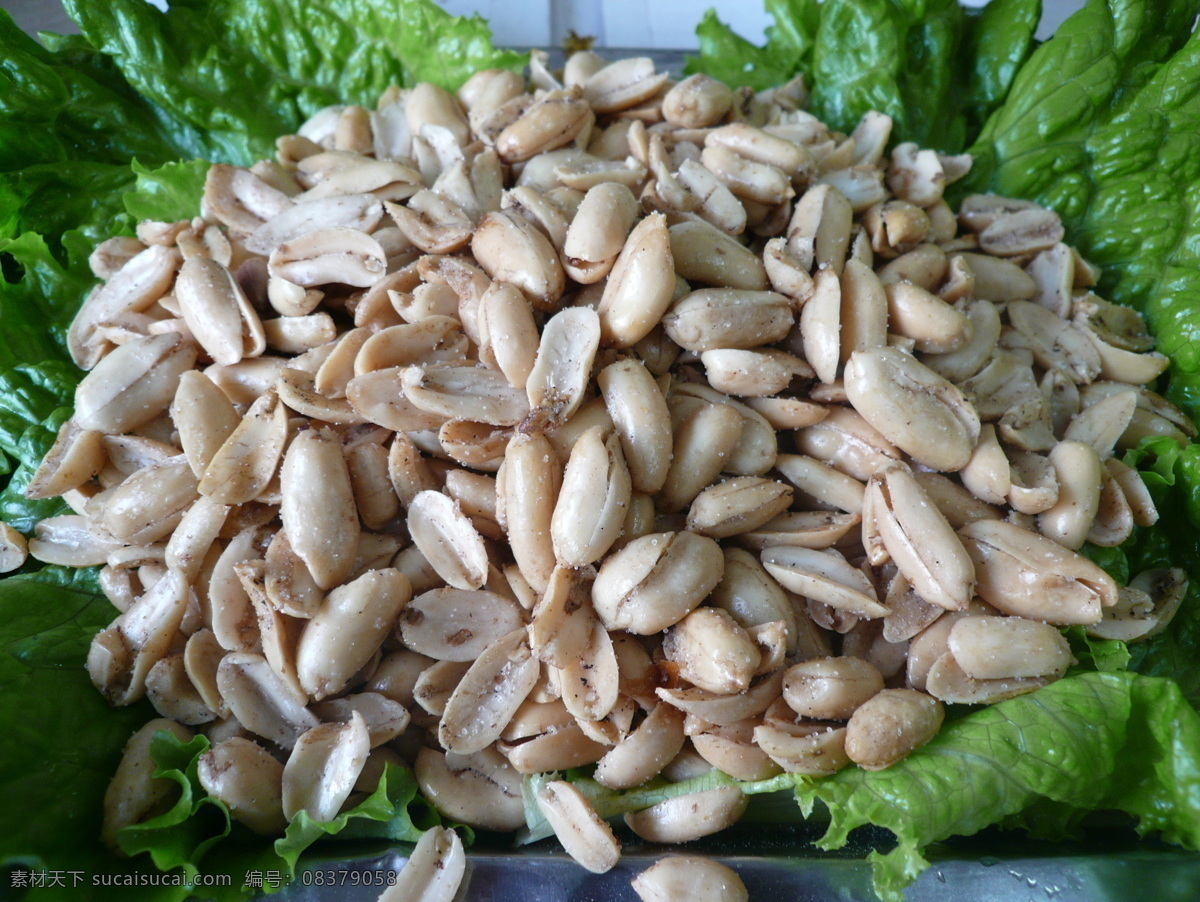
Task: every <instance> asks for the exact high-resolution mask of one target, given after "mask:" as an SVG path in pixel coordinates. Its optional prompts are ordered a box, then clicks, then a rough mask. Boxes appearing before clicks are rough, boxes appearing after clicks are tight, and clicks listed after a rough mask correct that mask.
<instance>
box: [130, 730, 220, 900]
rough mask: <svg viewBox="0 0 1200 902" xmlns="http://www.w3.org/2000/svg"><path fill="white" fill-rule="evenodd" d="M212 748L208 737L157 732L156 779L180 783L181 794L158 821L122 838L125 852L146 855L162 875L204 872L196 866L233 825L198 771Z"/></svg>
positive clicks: (152, 754)
mask: <svg viewBox="0 0 1200 902" xmlns="http://www.w3.org/2000/svg"><path fill="white" fill-rule="evenodd" d="M210 745H211V744H210V743H209V741H208V739H207V737H204V736H195V737H193V738H192V739H191V740H190V741H189V742H181V741H180V740H179V739H177V738H176V737H175V736H172V735H171V734H170V733H167V732H164V731H159V732H157V733H155V734H154V736H153V738H151V740H150V757H151V758H153V759H154V761H155V763H156V764H157V765H158V770H157V771H156V772H155V776H156V777H162V778H164V779H167V780H170V781H171V782H172V783H175V784H176V785H177V786H178V787H179V796H178V798H176V800H175V804H174V805H172V806H171V807H170V809H168V810H167V811H164V812H163V813H162V814H160V815H158V816H157V817H154V818H151V819H150V820H148V821H143V822H142V823H140V824H130V825H129V826H128V827H124V828H122V829H121V830H120V832H119V833H118V834H117V844H118V845H119V846H120V847H121V851H122V852H124V853H125V854H126V855H137V854H138V853H139V852H147V853H149V855H150V858H151V859H152V860H153V861H154V866H155V867H157V868H158V869H159V870H160V871H169V870H172V869H174V868H182V869H183V871H184V873H185V874H187V876H188V878H189V879H190V878H194V877H195V876H196V875H197V874H198V873H199V869H198V867H197V863H198V862H199V861H200V860H201V859H202V858H203V857H204V855H205V853H207V852H208V850H209V849H211V848H212V847H213V846H215V845H216V844H217V843H219V842H220V841H221V840H222V839H224V838H225V837H226V836H228V835H229V828H230V824H231V819H230V816H229V809H228V808H227V807H226V806H225V805H224V803H222V802H220V801H219V800H217V799H214V798H213V797H212V796H210V795H209V794H208V793H207V792H205V791H204V788H203V787H202V786H201V785H200V778H199V776H198V770H197V768H198V767H199V761H200V756H201V755H203V754H204V753H205V752H206V751H208V749H209V747H210Z"/></svg>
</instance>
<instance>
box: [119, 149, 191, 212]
mask: <svg viewBox="0 0 1200 902" xmlns="http://www.w3.org/2000/svg"><path fill="white" fill-rule="evenodd" d="M210 165H211V164H210V163H209V162H208V161H207V160H191V161H189V162H185V163H167V164H165V165H163V166H161V167H159V168H158V169H155V170H150V169H147V168H146V167H145V166H143V165H142V164H141V163H140V162H138V161H137V160H134V161H133V164H132V167H131V168H132V171H133V174H134V175H135V176H136V177H137V182H136V184H135V185H134V188H133V190H131V191H128V192H126V193H125V194H124V195H123V196H122V198H121V200H122V203H123V204H124V207H125V212H127V213H128V214H129V215H130V217H131V218H132V219H133V221H134V222H141V221H142V220H144V219H155V220H158V221H160V222H175V221H177V220H180V219H191V218H192V217H194V216H199V215H200V198H201V196H203V194H204V179H205V176H207V175H208V170H209V167H210Z"/></svg>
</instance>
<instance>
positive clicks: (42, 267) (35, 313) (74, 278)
mask: <svg viewBox="0 0 1200 902" xmlns="http://www.w3.org/2000/svg"><path fill="white" fill-rule="evenodd" d="M62 244H63V247H64V249H65V255H66V262H65V263H63V262H60V261H59V260H58V258H56V257H55V256H54V254H53V253H51V250H50V246H49V245H48V244H47V243H46V240H45V239H44V238H42V236H41V235H38V234H37V233H35V232H26V233H25V234H23V235H21V236H20V237H19V238H3V239H0V263H3V264H4V270H5V272H4V275H3V277H2V278H0V322H3V323H4V329H3V331H0V369H5V368H8V367H12V366H17V365H19V364H23V363H29V364H40V363H43V362H45V361H49V360H53V361H66V360H68V359H69V355H68V354H67V350H66V334H67V327H68V326H70V325H71V320H72V319H73V318H74V316H75V311H76V310H78V309H79V304H80V303H81V302H82V301H83V297H84V295H85V294H86V293H87V291H88V289H90V288H91V286H92V285H93V284H94V283H95V281H96V280H95V277H94V276H93V275H92V273H91V270H89V269H88V265H87V258H88V254H89V253H91V245H90V244H89V242H88V241H87V239H86V238H84V236H83V235H81V234H79V233H78V232H68V233H67V234H66V235H64V236H63V239H62ZM10 273H11V275H10ZM10 279H12V281H10Z"/></svg>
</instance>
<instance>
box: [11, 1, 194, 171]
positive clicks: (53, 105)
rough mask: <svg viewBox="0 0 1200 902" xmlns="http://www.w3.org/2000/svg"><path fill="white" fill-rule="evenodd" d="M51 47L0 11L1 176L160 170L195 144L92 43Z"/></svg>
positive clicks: (62, 42)
mask: <svg viewBox="0 0 1200 902" xmlns="http://www.w3.org/2000/svg"><path fill="white" fill-rule="evenodd" d="M55 43H56V49H53V50H51V49H47V48H46V47H43V46H42V45H41V44H39V43H38V42H37V41H35V40H34V39H33V38H31V37H29V36H28V35H27V34H25V33H24V32H22V31H21V30H20V29H19V28H18V27H17V25H16V23H15V22H13V20H12V17H11V16H10V15H9V14H8V13H6V12H4V11H3V10H0V59H2V60H3V61H4V64H3V66H0V172H10V171H15V170H19V169H26V168H29V167H32V166H37V165H41V164H48V163H61V162H65V161H83V162H87V163H91V164H105V163H107V164H121V163H125V162H128V161H129V160H130V159H131V158H132V157H134V156H137V157H140V158H141V159H143V160H146V161H148V162H150V163H152V164H153V165H159V164H161V163H163V162H166V161H167V160H170V159H174V158H175V157H177V156H179V154H180V150H181V149H182V148H184V147H187V146H190V145H192V144H194V143H195V141H196V136H195V135H194V134H192V133H191V132H190V131H189V130H187V129H179V128H176V129H171V128H168V127H167V126H166V125H165V124H164V122H163V121H162V118H161V116H160V112H159V111H158V110H157V109H156V108H155V107H154V106H153V105H152V104H150V103H148V102H147V101H146V100H145V99H144V98H142V97H139V96H138V94H137V93H136V92H135V91H134V90H133V89H132V88H131V87H130V86H129V83H128V82H126V81H125V78H124V77H123V76H122V75H121V73H120V72H119V71H118V69H117V67H116V66H115V65H114V64H113V61H112V60H111V59H109V57H107V56H106V55H104V54H103V53H101V52H99V51H97V49H96V48H94V47H91V46H89V45H88V44H87V43H86V42H83V41H80V40H78V39H76V40H70V39H60V40H59V41H57V42H55Z"/></svg>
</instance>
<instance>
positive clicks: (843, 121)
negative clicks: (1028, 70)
mask: <svg viewBox="0 0 1200 902" xmlns="http://www.w3.org/2000/svg"><path fill="white" fill-rule="evenodd" d="M767 9H768V11H769V12H770V13H771V15H772V17H773V18H774V21H775V24H774V25H773V26H772V27H771V28H769V29H768V31H767V42H766V44H765V45H764V46H762V47H758V46H756V45H754V44H752V43H750V42H749V41H747V40H745V39H744V38H742V37H739V36H738V35H737V34H735V33H734V32H733V31H732V30H730V28H729V27H728V26H727V25H725V24H724V23H722V22H721V21H720V20H719V19H718V18H717V17H716V15H715V13H713V12H712V11H711V10H710V11H709V12H708V13H707V14H706V15H705V17H704V19H703V20H702V21H701V23H700V25H699V26H698V27H697V29H696V36H697V39H698V41H699V46H700V55H699V56H698V57H696V58H694V59H690V60H688V63H687V67H686V71H688V72H704V73H707V74H709V75H711V76H713V77H714V78H719V79H721V80H723V81H725V82H727V83H729V84H731V85H747V86H749V87H751V88H754V89H756V90H759V89H763V88H767V87H771V86H772V85H776V84H779V83H781V82H783V81H786V80H787V79H788V78H789V77H791V76H792V75H794V74H796V73H799V74H802V75H803V76H804V77H805V79H806V82H807V83H808V85H809V86H810V88H811V101H810V110H811V112H813V113H814V114H815V115H816V116H817V117H818V118H820V119H822V120H824V121H825V122H827V123H829V124H830V125H831V126H833V127H834V128H838V129H841V130H843V131H849V130H850V129H852V128H853V127H854V125H855V124H856V123H857V122H858V120H859V119H860V118H861V117H862V115H863V114H864V113H866V112H868V111H869V110H880V111H882V112H884V113H887V114H888V115H889V116H891V117H892V118H893V119H894V120H895V129H894V132H893V133H894V134H896V135H899V136H902V137H903V140H906V141H916V142H918V143H920V144H921V145H922V146H929V147H936V148H939V149H941V150H946V151H958V150H961V149H962V148H963V147H964V146H965V145H966V143H967V142H968V141H970V140H971V139H973V138H974V137H975V135H976V134H977V133H978V131H979V128H980V126H981V125H982V124H983V121H984V119H985V118H986V117H987V115H988V114H989V113H990V112H991V111H992V110H994V109H995V108H996V107H998V106H999V105H1000V104H1001V102H1002V101H1003V100H1004V98H1005V96H1006V95H1007V93H1008V90H1009V88H1010V87H1011V85H1012V82H1013V78H1014V75H1015V73H1016V71H1017V69H1018V68H1019V67H1020V65H1021V63H1022V62H1023V61H1024V59H1025V58H1026V56H1027V55H1028V53H1029V51H1030V48H1031V46H1032V43H1033V32H1034V29H1035V28H1036V27H1037V22H1038V18H1039V17H1040V13H1041V4H1040V3H1039V2H1038V0H997V2H994V3H992V4H989V6H988V7H987V9H986V10H985V11H984V12H983V13H982V14H974V13H968V12H966V11H965V10H963V8H962V7H961V6H959V4H958V3H957V2H954V0H825V2H822V3H818V2H816V0H779V2H771V3H768V4H767Z"/></svg>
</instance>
